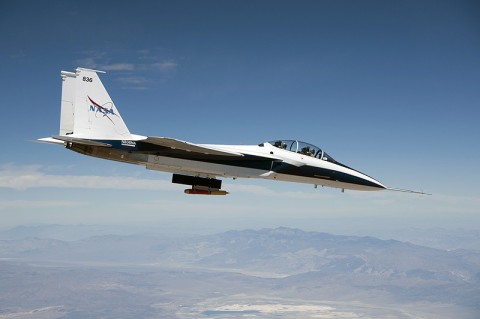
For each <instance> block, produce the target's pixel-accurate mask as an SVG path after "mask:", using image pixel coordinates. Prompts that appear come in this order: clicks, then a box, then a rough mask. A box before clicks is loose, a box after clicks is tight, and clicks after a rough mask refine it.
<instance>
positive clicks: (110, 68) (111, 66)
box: [100, 63, 135, 71]
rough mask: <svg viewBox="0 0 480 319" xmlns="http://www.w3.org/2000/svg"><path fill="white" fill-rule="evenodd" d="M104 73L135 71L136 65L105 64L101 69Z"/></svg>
mask: <svg viewBox="0 0 480 319" xmlns="http://www.w3.org/2000/svg"><path fill="white" fill-rule="evenodd" d="M100 68H101V69H102V70H103V71H133V70H135V65H134V64H132V63H113V64H104V65H102V66H101V67H100Z"/></svg>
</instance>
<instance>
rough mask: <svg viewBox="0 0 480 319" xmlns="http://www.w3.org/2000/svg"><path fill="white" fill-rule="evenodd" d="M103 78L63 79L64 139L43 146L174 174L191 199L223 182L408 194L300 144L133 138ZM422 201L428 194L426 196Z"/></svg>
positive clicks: (83, 72) (79, 74)
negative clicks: (244, 180)
mask: <svg viewBox="0 0 480 319" xmlns="http://www.w3.org/2000/svg"><path fill="white" fill-rule="evenodd" d="M98 73H104V72H102V71H96V70H89V69H84V68H77V69H76V70H75V73H73V72H66V71H62V72H61V78H62V82H63V83H62V102H61V115H60V132H59V134H58V135H54V136H51V137H47V138H41V139H39V140H38V141H41V142H48V143H53V144H59V145H63V146H64V147H66V148H67V149H69V150H72V151H75V152H77V153H80V154H84V155H89V156H94V157H98V158H103V159H108V160H113V161H120V162H126V163H131V164H138V165H144V166H145V167H146V168H147V169H151V170H158V171H164V172H171V173H173V176H172V182H173V183H179V184H185V185H190V188H188V189H186V190H185V193H186V194H203V195H226V194H228V192H226V191H225V190H222V189H221V185H222V180H220V179H217V178H219V177H221V178H233V179H236V178H263V179H271V180H278V181H287V182H298V183H307V184H313V185H315V187H317V185H321V186H328V187H335V188H339V189H342V191H343V190H345V189H351V190H364V191H374V190H384V189H389V190H398V191H406V192H412V193H421V192H414V191H408V190H400V189H392V188H388V187H385V186H384V185H383V184H382V183H380V182H379V181H377V180H375V179H373V178H372V177H370V176H368V175H365V174H363V173H360V172H359V171H357V170H355V169H353V168H351V167H348V166H346V165H344V164H342V163H340V162H338V161H336V160H334V159H333V158H332V157H331V156H330V155H328V154H327V153H326V152H325V151H323V150H322V149H321V148H319V147H317V146H315V145H312V144H309V143H304V142H301V141H298V140H294V139H286V140H285V139H278V140H273V141H270V142H264V143H260V144H258V145H213V144H194V143H189V142H185V141H181V140H177V139H174V138H169V137H151V136H149V137H147V136H142V135H136V134H132V133H130V131H129V130H128V128H127V126H126V125H125V123H124V121H123V119H122V117H121V116H120V113H119V112H118V109H117V108H116V106H115V104H114V103H113V101H112V99H111V98H110V96H109V94H108V92H107V90H106V89H105V87H104V86H103V84H102V82H101V81H100V78H99V77H98ZM421 194H423V193H421Z"/></svg>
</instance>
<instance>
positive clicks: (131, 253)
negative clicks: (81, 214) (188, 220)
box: [0, 228, 480, 283]
mask: <svg viewBox="0 0 480 319" xmlns="http://www.w3.org/2000/svg"><path fill="white" fill-rule="evenodd" d="M0 256H3V257H9V258H21V259H33V260H48V261H59V262H60V261H69V262H117V263H128V264H147V263H163V264H165V265H177V264H181V265H185V266H189V267H201V268H207V269H208V268H211V269H223V270H227V271H237V272H242V273H257V274H258V275H261V276H264V277H287V276H291V275H299V274H304V273H309V272H316V273H317V274H324V275H329V276H331V275H335V274H341V275H342V276H344V275H346V274H349V275H358V276H360V275H362V276H369V277H371V278H380V279H389V280H397V279H400V278H402V279H404V280H407V279H408V280H415V279H418V280H437V281H441V282H458V283H479V280H480V254H479V253H475V252H470V251H466V250H454V251H445V250H439V249H433V248H428V247H423V246H418V245H414V244H410V243H404V242H400V241H396V240H380V239H376V238H373V237H356V236H339V235H331V234H327V233H318V232H305V231H302V230H298V229H291V228H277V229H262V230H243V231H228V232H225V233H220V234H216V235H206V236H195V237H190V238H184V239H176V240H172V239H162V238H158V237H155V236H149V235H141V234H138V235H106V236H94V237H90V238H86V239H81V240H77V241H70V242H67V241H60V240H54V239H40V238H30V239H21V240H9V241H0Z"/></svg>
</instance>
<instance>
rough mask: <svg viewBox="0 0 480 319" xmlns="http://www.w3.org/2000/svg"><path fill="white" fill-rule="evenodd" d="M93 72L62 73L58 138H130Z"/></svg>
mask: <svg viewBox="0 0 480 319" xmlns="http://www.w3.org/2000/svg"><path fill="white" fill-rule="evenodd" d="M97 72H101V71H95V70H89V69H82V68H78V69H76V72H75V73H72V72H66V71H62V72H61V77H62V103H61V115H60V136H70V137H75V138H85V139H97V140H98V139H99V140H127V139H130V138H131V134H130V132H129V131H128V128H127V126H126V125H125V123H124V122H123V119H122V117H121V116H120V113H119V112H118V110H117V108H116V107H115V104H114V103H113V101H112V99H111V98H110V95H109V94H108V92H107V90H106V89H105V87H104V86H103V84H102V81H100V78H99V77H98V75H97Z"/></svg>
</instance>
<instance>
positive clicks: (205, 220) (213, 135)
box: [0, 0, 480, 231]
mask: <svg viewBox="0 0 480 319" xmlns="http://www.w3.org/2000/svg"><path fill="white" fill-rule="evenodd" d="M0 40H1V41H0V64H1V72H2V76H1V78H0V83H1V86H0V88H1V93H2V94H1V95H2V102H1V105H2V108H1V109H2V116H1V117H0V121H1V122H0V124H1V125H0V130H1V134H2V136H3V137H4V138H3V147H2V151H1V153H0V220H1V221H0V228H5V227H10V226H13V225H17V224H24V223H86V224H88V223H119V224H121V223H137V222H139V223H141V222H148V223H150V224H163V225H173V226H172V227H178V228H182V227H183V228H185V229H186V228H189V229H198V230H199V231H206V230H220V229H222V228H226V229H227V228H246V227H249V228H260V227H275V226H289V227H300V228H304V229H312V230H328V228H329V227H330V226H329V225H331V224H332V225H333V224H335V225H336V226H331V227H332V229H333V228H334V227H337V226H338V227H340V226H343V227H345V228H352V229H354V228H355V227H359V228H361V227H367V228H368V227H370V228H382V227H386V228H388V227H400V225H402V226H405V227H431V226H445V227H446V226H450V227H457V226H463V227H470V228H480V187H479V186H478V183H479V182H478V179H479V178H480V174H479V173H480V168H479V163H480V147H479V145H480V143H479V137H480V125H479V119H480V4H479V2H478V1H348V0H347V1H135V2H132V1H47V2H45V1H2V2H1V3H0ZM78 66H80V67H87V68H95V69H100V70H105V71H107V74H104V75H102V80H103V82H104V84H105V86H106V87H107V89H108V90H109V92H110V95H111V97H112V98H113V99H114V101H115V103H116V105H117V107H118V108H119V110H120V112H121V113H122V116H123V118H124V120H125V122H126V123H127V125H128V127H129V129H130V131H131V132H133V133H137V134H142V135H154V136H168V137H175V138H179V139H183V140H188V141H191V142H197V143H220V144H257V143H260V142H264V141H268V140H272V139H276V138H285V139H287V138H291V139H293V138H294V139H299V140H303V141H306V142H310V143H313V144H316V145H318V146H320V147H322V148H323V149H324V150H326V151H327V152H328V153H329V154H330V155H332V156H333V157H334V158H335V159H336V160H338V161H340V162H343V163H345V164H347V165H349V166H352V167H354V168H357V169H358V170H360V171H362V172H364V173H366V174H368V175H371V176H372V177H374V178H376V179H378V180H379V181H381V182H382V183H384V184H385V185H388V186H392V187H399V188H409V189H415V190H424V191H427V192H430V193H433V194H434V195H433V196H429V197H425V196H416V195H409V194H403V193H401V194H399V193H392V192H375V193H363V192H352V191H351V192H348V191H347V192H345V193H341V192H340V191H339V190H334V189H326V188H324V189H321V188H320V189H314V188H313V186H311V185H303V184H290V183H275V182H269V181H257V180H236V181H231V180H226V181H224V188H225V189H226V190H228V191H230V192H231V194H230V195H228V196H226V197H215V196H211V197H199V196H187V195H184V194H183V189H184V188H185V187H184V186H181V185H172V184H170V178H171V176H170V174H167V173H160V172H154V171H147V170H145V168H143V167H141V166H134V165H127V164H121V163H116V162H109V161H103V160H100V159H95V158H89V157H85V156H81V155H79V154H76V153H73V152H68V151H66V150H64V149H63V148H61V147H55V146H53V145H44V144H37V143H32V142H30V141H31V140H34V139H36V138H40V137H45V136H50V135H52V134H56V133H58V127H59V111H60V94H61V80H60V76H59V75H60V70H66V71H74V69H75V68H76V67H78ZM339 225H340V226H339Z"/></svg>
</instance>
